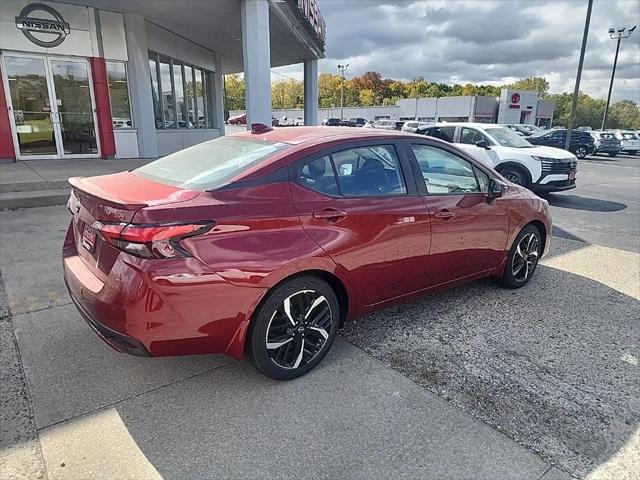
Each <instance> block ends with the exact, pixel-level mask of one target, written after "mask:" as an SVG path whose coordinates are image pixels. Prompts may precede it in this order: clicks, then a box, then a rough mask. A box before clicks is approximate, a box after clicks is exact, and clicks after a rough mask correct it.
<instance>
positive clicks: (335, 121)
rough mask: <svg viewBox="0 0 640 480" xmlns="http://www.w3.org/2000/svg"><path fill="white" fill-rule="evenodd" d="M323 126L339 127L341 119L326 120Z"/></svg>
mask: <svg viewBox="0 0 640 480" xmlns="http://www.w3.org/2000/svg"><path fill="white" fill-rule="evenodd" d="M322 125H324V126H327V127H337V126H339V125H340V119H339V118H325V119H324V120H323V121H322Z"/></svg>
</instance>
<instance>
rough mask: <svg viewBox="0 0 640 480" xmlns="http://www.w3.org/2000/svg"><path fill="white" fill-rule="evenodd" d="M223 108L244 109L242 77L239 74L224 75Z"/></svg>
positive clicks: (227, 109)
mask: <svg viewBox="0 0 640 480" xmlns="http://www.w3.org/2000/svg"><path fill="white" fill-rule="evenodd" d="M224 108H225V110H226V111H227V112H228V111H229V110H244V109H245V103H244V78H243V77H241V76H240V74H238V73H235V74H233V75H226V76H225V77H224Z"/></svg>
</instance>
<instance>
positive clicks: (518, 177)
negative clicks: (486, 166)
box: [500, 165, 530, 188]
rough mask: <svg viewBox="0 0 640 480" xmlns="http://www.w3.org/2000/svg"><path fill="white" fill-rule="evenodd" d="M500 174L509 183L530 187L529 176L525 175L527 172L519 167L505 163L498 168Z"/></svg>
mask: <svg viewBox="0 0 640 480" xmlns="http://www.w3.org/2000/svg"><path fill="white" fill-rule="evenodd" d="M500 174H501V175H502V176H503V177H504V178H506V179H507V180H509V181H510V182H511V183H515V184H516V185H522V186H523V187H527V188H530V185H529V178H528V177H527V174H526V173H525V172H524V170H523V169H522V168H520V167H516V166H513V165H507V166H505V167H503V168H501V169H500Z"/></svg>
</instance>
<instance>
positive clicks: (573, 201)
mask: <svg viewBox="0 0 640 480" xmlns="http://www.w3.org/2000/svg"><path fill="white" fill-rule="evenodd" d="M543 198H546V199H547V201H548V202H549V204H550V205H551V206H553V207H560V208H569V209H572V210H586V211H589V212H619V211H620V210H624V209H625V208H627V205H626V204H625V203H620V202H612V201H610V200H600V199H598V198H589V197H582V196H580V195H571V194H569V195H567V194H560V195H559V194H551V193H547V194H545V195H544V196H543Z"/></svg>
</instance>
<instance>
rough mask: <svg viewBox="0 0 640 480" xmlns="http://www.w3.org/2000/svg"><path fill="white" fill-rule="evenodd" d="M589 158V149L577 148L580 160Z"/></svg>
mask: <svg viewBox="0 0 640 480" xmlns="http://www.w3.org/2000/svg"><path fill="white" fill-rule="evenodd" d="M586 156H587V149H586V148H584V147H578V148H576V157H578V158H584V157H586Z"/></svg>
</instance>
